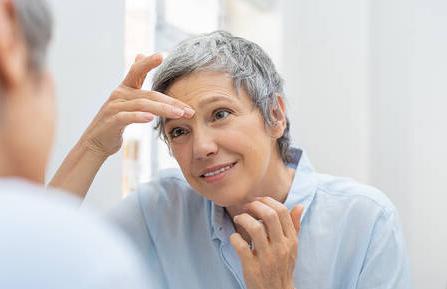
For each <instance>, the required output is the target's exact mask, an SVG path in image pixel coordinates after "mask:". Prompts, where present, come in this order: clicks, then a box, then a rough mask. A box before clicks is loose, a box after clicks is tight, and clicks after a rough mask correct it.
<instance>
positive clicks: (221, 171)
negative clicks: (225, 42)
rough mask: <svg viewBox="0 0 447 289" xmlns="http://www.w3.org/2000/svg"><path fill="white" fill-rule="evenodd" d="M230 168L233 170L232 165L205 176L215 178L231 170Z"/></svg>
mask: <svg viewBox="0 0 447 289" xmlns="http://www.w3.org/2000/svg"><path fill="white" fill-rule="evenodd" d="M230 168H231V165H228V166H226V167H223V168H221V169H218V170H217V171H214V172H209V173H206V174H204V176H205V177H211V176H215V175H217V174H221V173H223V172H225V171H226V170H229V169H230Z"/></svg>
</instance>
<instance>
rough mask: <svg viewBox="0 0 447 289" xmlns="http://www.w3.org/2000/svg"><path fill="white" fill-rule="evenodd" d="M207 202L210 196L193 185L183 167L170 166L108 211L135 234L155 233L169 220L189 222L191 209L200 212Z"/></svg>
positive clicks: (122, 225) (133, 236)
mask: <svg viewBox="0 0 447 289" xmlns="http://www.w3.org/2000/svg"><path fill="white" fill-rule="evenodd" d="M205 203H206V200H205V199H204V198H203V197H202V196H200V195H199V194H198V193H197V192H196V191H195V190H194V189H193V188H191V187H190V185H189V184H188V182H187V181H186V180H185V178H184V177H183V175H182V173H181V171H180V170H178V169H167V170H162V171H160V173H159V174H158V175H157V176H155V177H153V178H152V180H151V181H150V182H147V183H143V184H141V185H140V186H139V187H138V190H137V191H136V192H134V193H132V194H130V195H129V196H127V197H126V198H125V199H123V200H122V201H121V202H120V203H118V204H117V206H115V207H114V208H113V209H112V210H111V211H110V212H109V214H108V215H109V217H110V218H111V219H112V221H113V222H114V223H118V225H119V226H120V227H122V228H124V230H125V231H128V232H127V233H128V234H130V235H131V236H132V238H135V236H136V235H142V234H143V233H144V232H146V233H144V234H148V233H149V234H151V233H152V234H153V233H155V230H157V228H162V227H163V224H166V223H169V224H171V225H174V224H176V223H179V222H185V221H186V219H185V218H187V217H188V216H190V215H189V214H188V213H187V212H189V211H191V210H195V212H197V211H198V210H200V209H202V208H203V207H204V205H205ZM179 212H181V213H182V214H183V219H182V220H179V219H178V218H179V217H180V216H181V215H180V214H179ZM149 229H150V230H149ZM141 237H142V238H143V236H141Z"/></svg>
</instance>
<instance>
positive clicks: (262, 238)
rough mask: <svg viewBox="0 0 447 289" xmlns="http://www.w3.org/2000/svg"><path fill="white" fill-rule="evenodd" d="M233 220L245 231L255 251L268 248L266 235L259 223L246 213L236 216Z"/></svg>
mask: <svg viewBox="0 0 447 289" xmlns="http://www.w3.org/2000/svg"><path fill="white" fill-rule="evenodd" d="M233 220H234V223H235V224H238V225H240V226H241V227H242V228H244V230H245V231H247V233H248V234H249V235H250V238H251V240H252V242H253V243H254V245H255V248H256V249H257V250H264V249H265V248H266V247H267V246H268V240H267V233H266V231H265V228H264V225H263V224H262V223H261V222H259V221H258V220H256V219H255V218H253V217H252V216H250V215H249V214H247V213H244V214H241V215H237V216H235V217H234V219H233Z"/></svg>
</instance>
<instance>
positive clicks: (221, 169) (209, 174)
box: [200, 162, 237, 183]
mask: <svg viewBox="0 0 447 289" xmlns="http://www.w3.org/2000/svg"><path fill="white" fill-rule="evenodd" d="M236 163H237V162H234V163H230V164H223V165H218V166H214V167H211V168H209V169H206V170H205V171H204V173H202V174H201V175H200V178H202V179H204V180H205V181H206V182H209V183H213V182H216V181H219V180H221V179H222V178H223V177H224V176H225V175H226V174H227V172H228V171H229V170H231V169H232V168H233V167H234V166H235V165H236Z"/></svg>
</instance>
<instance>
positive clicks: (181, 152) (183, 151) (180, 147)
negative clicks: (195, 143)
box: [171, 144, 191, 175]
mask: <svg viewBox="0 0 447 289" xmlns="http://www.w3.org/2000/svg"><path fill="white" fill-rule="evenodd" d="M171 152H172V156H173V157H174V158H175V159H176V160H177V163H178V164H179V166H180V168H181V169H182V171H183V174H184V175H185V174H187V173H188V172H189V171H190V170H189V166H190V163H191V153H190V152H188V147H187V146H186V145H185V144H173V145H171Z"/></svg>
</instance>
